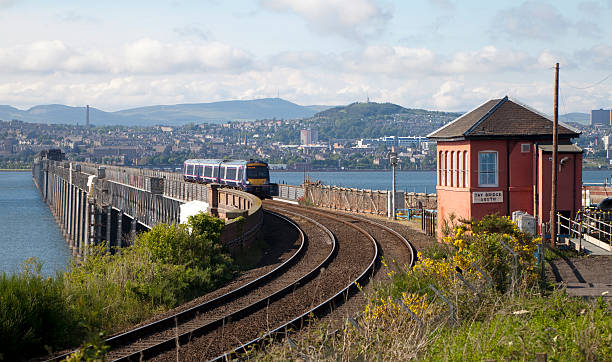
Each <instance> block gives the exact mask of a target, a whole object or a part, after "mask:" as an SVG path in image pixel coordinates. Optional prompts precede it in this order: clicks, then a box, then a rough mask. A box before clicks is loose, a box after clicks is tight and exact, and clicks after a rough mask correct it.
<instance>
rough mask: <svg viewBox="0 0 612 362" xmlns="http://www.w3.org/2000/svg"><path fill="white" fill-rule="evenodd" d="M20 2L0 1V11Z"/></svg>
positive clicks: (11, 0)
mask: <svg viewBox="0 0 612 362" xmlns="http://www.w3.org/2000/svg"><path fill="white" fill-rule="evenodd" d="M19 1H20V0H0V9H2V8H8V7H9V6H13V5H15V4H16V3H17V2H19Z"/></svg>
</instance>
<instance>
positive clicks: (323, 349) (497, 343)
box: [253, 217, 612, 361]
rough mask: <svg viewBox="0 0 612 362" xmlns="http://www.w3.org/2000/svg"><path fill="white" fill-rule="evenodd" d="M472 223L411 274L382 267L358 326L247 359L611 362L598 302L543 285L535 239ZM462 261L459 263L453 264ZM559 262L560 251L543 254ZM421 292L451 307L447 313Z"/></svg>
mask: <svg viewBox="0 0 612 362" xmlns="http://www.w3.org/2000/svg"><path fill="white" fill-rule="evenodd" d="M473 225H477V227H478V228H479V229H482V230H479V231H478V232H477V233H467V234H466V233H464V232H462V231H461V230H458V229H457V230H453V234H452V235H451V239H450V243H449V244H439V245H434V246H433V247H431V248H428V249H426V250H422V251H421V257H420V259H421V262H420V263H419V264H417V265H416V266H415V267H414V269H412V270H404V271H399V272H397V271H395V272H394V271H391V269H390V268H389V267H388V266H386V263H384V262H383V265H384V266H383V270H382V272H383V273H388V275H389V279H388V280H387V282H385V283H381V284H380V285H378V286H376V287H375V288H374V290H373V291H372V292H370V293H368V294H367V295H366V300H367V301H368V302H367V305H366V307H365V309H364V310H363V311H361V312H360V313H358V314H356V315H354V318H355V320H356V321H357V323H358V325H355V323H354V321H353V322H350V323H349V321H346V323H340V324H333V325H330V324H328V323H324V324H323V323H322V324H315V325H314V326H313V327H311V328H309V329H308V330H307V331H305V332H302V333H300V338H299V339H298V338H297V337H295V341H292V342H291V343H288V342H287V341H285V343H282V344H270V345H268V346H266V348H265V350H264V351H260V352H253V353H254V355H253V357H254V358H255V359H258V360H259V359H261V360H308V359H312V360H338V361H353V360H361V361H370V360H378V361H381V360H382V361H393V360H397V361H406V360H427V361H482V360H487V359H494V360H534V359H535V356H536V353H546V354H547V356H548V358H549V359H550V360H562V361H566V360H570V361H571V360H577V361H583V360H587V361H599V360H601V361H604V360H607V361H609V360H610V356H612V313H611V311H610V310H609V309H608V306H607V304H606V303H605V302H604V301H603V300H602V299H601V298H599V299H589V300H585V299H582V298H576V297H570V296H568V295H567V294H565V292H564V291H563V290H556V289H554V288H551V287H550V286H549V284H546V283H542V282H541V281H540V280H539V279H538V275H537V273H535V271H537V267H536V265H535V264H534V263H535V262H536V260H535V258H534V257H533V254H532V253H533V249H534V243H536V242H537V241H538V240H531V239H530V238H529V239H528V238H526V236H525V235H524V234H522V233H520V232H519V231H518V230H514V226H513V225H512V224H510V222H509V221H508V220H507V219H502V218H496V217H488V218H486V219H483V222H478V224H475V223H474V224H473ZM463 230H464V231H465V229H463ZM472 230H473V229H472ZM500 240H505V242H507V243H510V242H512V243H513V244H514V245H515V250H517V251H520V253H522V254H521V260H520V263H519V265H520V266H521V267H522V268H523V269H521V270H519V271H518V272H517V278H516V280H515V282H514V283H512V278H511V277H510V271H511V270H512V266H511V264H510V263H511V262H512V261H511V258H509V257H508V255H506V254H505V253H506V252H505V251H504V250H503V249H501V248H500V247H499V245H498V244H499V241H500ZM466 243H467V244H466ZM450 244H453V245H455V246H451V245H450ZM466 252H469V253H470V254H466ZM466 255H467V257H468V259H467V263H465V264H462V262H461V258H462V257H466ZM472 256H476V257H477V259H476V260H479V264H480V268H482V269H484V270H485V272H486V273H488V274H489V275H491V276H493V278H492V279H493V285H489V284H488V283H487V282H486V280H485V278H483V277H482V276H481V275H480V274H479V273H478V272H477V271H476V270H475V268H471V267H470V265H471V259H470V258H471V257H472ZM568 256H570V254H567V252H560V253H549V255H548V257H549V258H551V257H568ZM458 265H462V266H461V268H459V267H458ZM448 266H450V268H448ZM496 274H499V275H498V277H495V275H496ZM459 275H461V276H462V277H463V279H465V280H466V281H467V282H468V283H469V284H470V286H471V287H472V288H475V289H476V290H477V292H475V291H474V290H473V289H472V288H471V287H470V286H468V285H467V284H466V283H465V282H464V281H463V280H461V278H459ZM430 285H434V286H435V287H436V288H437V289H438V290H439V291H440V292H441V293H442V294H443V295H445V297H446V298H447V299H448V300H449V301H450V302H451V303H452V304H453V308H454V309H453V313H450V312H451V309H450V308H449V306H448V305H447V304H446V303H445V302H443V301H442V299H441V298H440V297H438V296H437V295H436V294H435V293H433V292H432V291H431V289H430V288H429V286H430ZM400 300H403V301H404V302H403V303H401V302H400ZM402 304H403V306H404V309H401V306H402ZM407 308H410V310H411V311H412V312H413V313H414V314H415V315H416V316H417V318H418V320H417V319H415V318H413V316H412V315H411V314H410V313H408V312H406V309H407Z"/></svg>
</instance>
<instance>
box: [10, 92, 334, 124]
mask: <svg viewBox="0 0 612 362" xmlns="http://www.w3.org/2000/svg"><path fill="white" fill-rule="evenodd" d="M324 108H325V106H300V105H298V104H295V103H292V102H289V101H286V100H283V99H280V98H264V99H254V100H248V101H238V100H236V101H223V102H212V103H193V104H176V105H156V106H149V107H139V108H131V109H125V110H120V111H116V112H105V111H102V110H100V109H96V108H93V107H90V109H89V111H90V123H91V124H92V125H96V126H103V125H123V126H153V125H158V124H163V125H183V124H186V123H191V122H193V123H223V122H227V121H230V120H232V121H244V120H255V119H272V118H278V119H299V118H308V117H312V116H313V115H314V114H315V113H316V112H317V111H319V110H321V109H324ZM0 119H1V120H6V121H10V120H13V119H16V120H20V121H24V122H34V123H48V124H50V123H57V124H70V125H77V124H80V125H84V124H85V107H70V106H65V105H61V104H51V105H39V106H34V107H32V108H30V109H28V110H20V109H17V108H14V107H11V106H3V105H0Z"/></svg>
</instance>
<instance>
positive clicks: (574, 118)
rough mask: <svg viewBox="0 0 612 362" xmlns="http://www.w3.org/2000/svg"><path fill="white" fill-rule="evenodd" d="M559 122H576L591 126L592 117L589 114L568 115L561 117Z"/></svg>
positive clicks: (575, 113) (576, 113)
mask: <svg viewBox="0 0 612 362" xmlns="http://www.w3.org/2000/svg"><path fill="white" fill-rule="evenodd" d="M559 121H561V122H566V123H567V122H576V123H580V124H582V125H585V124H589V123H590V122H591V115H590V114H588V113H578V112H574V113H567V114H562V115H559Z"/></svg>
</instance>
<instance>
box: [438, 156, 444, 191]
mask: <svg viewBox="0 0 612 362" xmlns="http://www.w3.org/2000/svg"><path fill="white" fill-rule="evenodd" d="M438 152H439V156H438V165H439V167H438V185H439V186H444V151H438Z"/></svg>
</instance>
